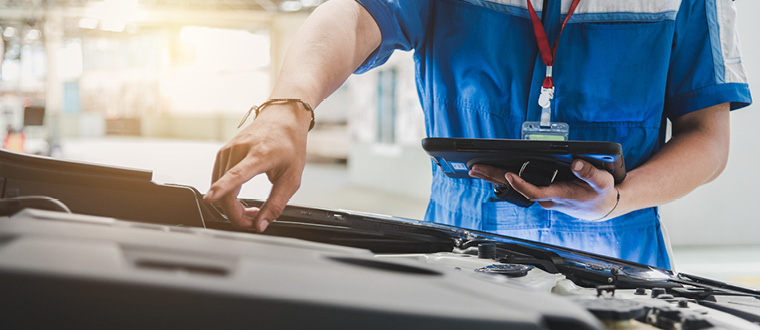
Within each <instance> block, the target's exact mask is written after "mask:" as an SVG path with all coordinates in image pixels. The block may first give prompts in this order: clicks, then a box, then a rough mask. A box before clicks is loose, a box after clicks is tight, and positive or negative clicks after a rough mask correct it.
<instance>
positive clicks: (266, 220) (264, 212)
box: [255, 180, 300, 232]
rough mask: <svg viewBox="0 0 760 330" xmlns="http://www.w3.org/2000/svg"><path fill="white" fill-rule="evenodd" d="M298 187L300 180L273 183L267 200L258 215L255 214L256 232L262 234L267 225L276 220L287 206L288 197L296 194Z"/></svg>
mask: <svg viewBox="0 0 760 330" xmlns="http://www.w3.org/2000/svg"><path fill="white" fill-rule="evenodd" d="M299 186H300V180H280V181H277V182H275V183H274V185H273V186H272V191H271V192H270V193H269V198H267V201H266V202H264V205H262V206H261V210H259V212H258V214H256V221H255V222H256V230H257V231H258V232H263V231H264V230H265V229H266V228H267V227H268V226H269V224H270V223H271V222H272V221H274V220H275V219H277V217H279V216H280V214H282V211H283V210H285V206H286V205H287V204H288V200H290V197H293V194H295V193H296V190H298V187H299Z"/></svg>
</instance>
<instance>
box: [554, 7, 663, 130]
mask: <svg viewBox="0 0 760 330" xmlns="http://www.w3.org/2000/svg"><path fill="white" fill-rule="evenodd" d="M628 2H632V1H628ZM582 3H583V2H582ZM615 14H619V15H613V17H606V16H603V15H601V14H599V15H597V14H586V15H585V16H584V15H583V14H576V15H574V16H573V19H572V20H571V22H572V21H576V16H578V17H577V20H579V21H580V22H576V23H572V24H568V25H567V27H566V28H565V32H564V34H563V35H562V39H561V40H560V45H559V49H558V51H557V52H558V53H557V60H556V63H555V73H556V74H555V84H556V86H557V94H556V101H555V102H556V107H557V108H558V109H561V111H559V113H560V114H561V117H562V118H563V120H565V121H568V122H572V123H599V122H637V123H642V122H647V121H659V119H660V117H661V112H662V109H663V105H664V100H665V88H666V82H667V76H668V67H669V65H670V53H671V46H672V42H673V31H674V21H673V20H671V19H667V18H668V16H667V15H665V14H663V15H662V16H657V15H653V16H651V17H649V18H651V19H652V20H645V18H647V17H646V16H645V17H637V16H636V15H635V14H630V15H629V16H626V15H620V13H615ZM609 15H612V14H609ZM668 15H669V14H668ZM654 19H659V20H654Z"/></svg>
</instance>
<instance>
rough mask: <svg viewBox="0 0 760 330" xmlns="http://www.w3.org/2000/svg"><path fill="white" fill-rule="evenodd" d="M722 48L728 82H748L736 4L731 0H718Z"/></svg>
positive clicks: (716, 6)
mask: <svg viewBox="0 0 760 330" xmlns="http://www.w3.org/2000/svg"><path fill="white" fill-rule="evenodd" d="M715 10H717V16H718V17H717V18H718V19H717V21H718V28H719V30H720V48H721V54H722V55H723V56H722V57H723V58H722V60H723V67H724V68H725V69H724V76H723V79H724V81H725V82H727V83H745V84H746V83H747V72H746V70H745V69H744V64H742V59H741V50H740V45H739V35H738V33H737V32H736V23H735V22H736V6H735V5H734V2H733V1H731V0H717V3H716V4H715Z"/></svg>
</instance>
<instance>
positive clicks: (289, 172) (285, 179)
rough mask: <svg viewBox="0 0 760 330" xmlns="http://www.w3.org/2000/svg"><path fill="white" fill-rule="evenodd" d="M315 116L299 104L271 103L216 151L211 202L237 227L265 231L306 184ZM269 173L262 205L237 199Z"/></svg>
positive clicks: (208, 199) (208, 194)
mask: <svg viewBox="0 0 760 330" xmlns="http://www.w3.org/2000/svg"><path fill="white" fill-rule="evenodd" d="M310 116H311V114H309V113H308V111H305V110H304V109H303V108H301V106H300V105H298V104H297V103H290V104H283V105H270V106H268V107H266V108H264V109H263V110H262V111H261V113H260V115H259V117H258V118H257V119H256V120H255V121H254V122H253V123H252V124H251V125H249V126H248V127H246V128H245V129H243V130H242V131H241V132H240V133H238V134H237V135H235V137H233V138H232V139H231V140H230V141H229V142H228V143H227V144H226V145H225V146H224V147H222V148H221V149H220V150H219V152H218V153H217V154H216V161H215V163H214V172H213V173H212V179H211V182H212V185H211V189H209V191H208V193H207V194H206V196H205V198H204V199H205V200H206V201H207V202H211V203H214V204H215V205H218V206H220V207H221V208H222V209H223V210H224V213H225V214H226V215H227V217H228V218H229V219H230V221H231V222H232V224H233V225H235V226H237V227H244V228H253V229H255V230H257V231H259V232H261V231H264V230H265V229H266V228H267V226H268V225H269V223H271V222H272V221H274V220H275V219H276V218H277V217H278V216H279V215H280V214H281V213H282V211H283V209H284V208H285V205H286V204H287V203H288V200H289V199H290V197H292V196H293V194H295V192H296V190H298V188H299V187H300V185H301V174H302V173H303V169H304V165H305V159H306V133H307V132H308V127H309V121H310V120H311V117H310ZM262 173H265V174H266V175H267V177H268V178H269V181H270V182H271V183H272V191H271V192H270V193H269V198H268V199H267V201H266V202H265V203H264V205H263V206H262V207H261V209H258V208H248V209H246V208H245V207H243V205H242V204H241V203H240V202H239V201H238V200H237V195H238V193H239V192H240V188H241V186H242V185H243V183H245V182H247V181H248V180H250V179H252V178H253V177H254V176H256V175H259V174H262Z"/></svg>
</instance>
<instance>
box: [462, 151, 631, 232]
mask: <svg viewBox="0 0 760 330" xmlns="http://www.w3.org/2000/svg"><path fill="white" fill-rule="evenodd" d="M571 169H572V172H573V174H575V176H576V177H577V178H578V180H573V181H563V182H556V183H553V184H551V185H549V186H546V187H537V186H534V185H532V184H530V183H528V182H526V181H525V180H523V179H522V178H520V177H519V176H517V174H515V173H511V172H507V171H505V170H501V169H498V168H495V167H491V166H487V165H475V166H473V167H472V169H471V170H470V176H473V177H476V178H480V179H483V180H486V181H489V182H492V183H494V184H498V185H510V186H512V188H514V189H515V190H516V191H517V192H519V193H520V194H522V195H523V196H525V198H527V199H529V200H532V201H535V202H537V203H538V204H539V205H541V207H543V208H545V209H547V210H555V211H559V212H562V213H565V214H567V215H570V216H573V217H576V218H579V219H586V220H597V219H600V218H602V217H605V215H607V214H608V213H609V212H610V211H611V210H612V209H613V208H615V204H616V203H617V191H616V190H615V179H614V178H613V177H612V174H610V173H609V172H607V171H605V170H600V169H598V168H596V167H594V166H593V165H591V164H590V163H589V162H586V161H583V160H580V159H576V160H575V161H573V163H572V164H571ZM610 216H614V214H610Z"/></svg>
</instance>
